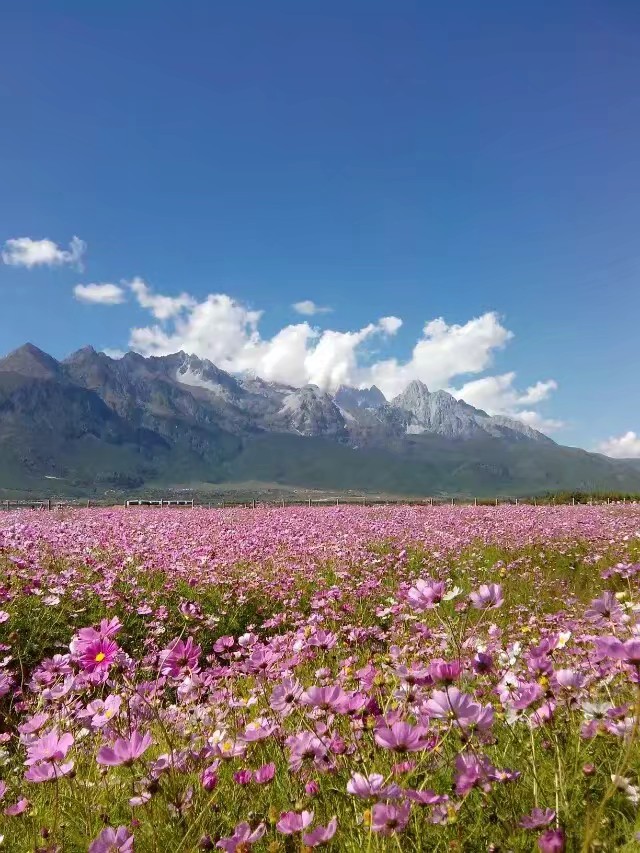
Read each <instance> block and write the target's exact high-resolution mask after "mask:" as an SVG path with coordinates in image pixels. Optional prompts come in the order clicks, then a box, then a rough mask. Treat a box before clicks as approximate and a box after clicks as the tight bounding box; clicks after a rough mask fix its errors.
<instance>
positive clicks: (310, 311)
mask: <svg viewBox="0 0 640 853" xmlns="http://www.w3.org/2000/svg"><path fill="white" fill-rule="evenodd" d="M291 307H292V308H293V310H294V311H296V312H297V313H298V314H302V315H303V316H304V317H313V316H314V315H315V314H329V313H330V312H331V311H332V310H333V309H332V308H329V307H324V308H323V307H322V306H321V305H316V303H315V302H313V301H312V300H311V299H303V300H302V302H294V303H293V305H292V306H291Z"/></svg>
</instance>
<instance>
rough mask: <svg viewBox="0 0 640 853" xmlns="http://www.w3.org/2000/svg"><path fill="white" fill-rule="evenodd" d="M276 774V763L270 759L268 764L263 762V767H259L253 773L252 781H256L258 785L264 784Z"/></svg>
mask: <svg viewBox="0 0 640 853" xmlns="http://www.w3.org/2000/svg"><path fill="white" fill-rule="evenodd" d="M275 775H276V765H275V764H274V763H273V761H271V762H270V763H269V764H265V765H264V766H263V767H260V768H259V769H258V770H256V771H255V772H254V774H253V779H254V782H257V783H258V785H264V784H265V783H266V782H271V780H272V779H273V777H274V776H275Z"/></svg>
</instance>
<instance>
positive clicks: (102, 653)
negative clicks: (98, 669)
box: [96, 652, 106, 663]
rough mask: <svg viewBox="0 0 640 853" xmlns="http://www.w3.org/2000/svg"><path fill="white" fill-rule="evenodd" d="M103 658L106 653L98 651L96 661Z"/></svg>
mask: <svg viewBox="0 0 640 853" xmlns="http://www.w3.org/2000/svg"><path fill="white" fill-rule="evenodd" d="M105 658H106V655H105V653H104V652H98V654H97V655H96V663H102V661H103V660H104V659H105Z"/></svg>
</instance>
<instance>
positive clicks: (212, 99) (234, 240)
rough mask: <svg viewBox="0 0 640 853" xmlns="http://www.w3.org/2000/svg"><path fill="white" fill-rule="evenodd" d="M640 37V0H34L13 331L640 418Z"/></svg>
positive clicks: (16, 125) (492, 403)
mask: <svg viewBox="0 0 640 853" xmlns="http://www.w3.org/2000/svg"><path fill="white" fill-rule="evenodd" d="M639 37H640V6H638V4H637V3H635V2H623V0H608V1H607V0H601V2H591V0H580V2H578V0H576V2H572V1H571V0H566V2H559V3H555V4H552V3H534V2H522V3H514V2H512V0H508V2H506V1H505V2H500V0H496V1H495V2H492V3H489V4H485V3H478V2H476V0H460V2H458V3H455V4H443V3H435V2H434V3H432V2H428V0H416V2H408V0H394V2H389V0H387V2H377V0H361V2H356V0H340V2H334V1H333V0H323V2H312V0H309V2H300V0H273V2H270V3H264V2H257V0H256V2H252V0H244V2H240V3H212V2H204V1H203V2H196V0H184V2H181V3H177V2H162V0H155V2H153V3H150V2H149V3H147V2H142V0H138V2H119V0H112V2H110V3H87V2H84V0H83V2H81V0H77V2H72V0H60V2H58V3H49V2H45V0H41V2H29V0H23V2H21V3H17V2H15V0H14V2H9V3H7V4H5V6H4V8H3V23H2V29H1V32H0V72H1V73H0V108H1V110H2V113H1V114H2V133H0V187H1V192H2V196H1V197H2V204H1V205H0V245H2V246H3V247H4V258H5V262H4V263H0V299H1V302H0V350H2V351H5V352H6V351H9V350H10V349H12V348H14V347H16V346H18V345H20V344H21V343H23V342H24V341H26V340H30V341H32V342H34V343H35V344H37V345H38V346H40V347H42V348H43V349H45V350H47V351H49V352H51V353H52V354H53V355H56V356H59V357H62V356H64V355H66V354H68V353H69V352H71V351H73V350H74V349H76V348H78V347H80V346H82V345H83V344H85V343H92V344H93V345H94V346H95V347H96V348H107V349H109V350H125V349H127V348H128V347H129V346H130V345H134V346H135V347H136V348H138V349H140V350H141V351H143V352H149V353H151V352H163V351H167V349H168V348H176V349H180V348H184V349H186V348H190V349H193V350H198V352H199V354H200V355H207V356H209V357H212V358H213V359H214V360H217V361H218V362H219V363H220V364H221V366H225V367H227V368H229V369H238V370H240V369H252V370H255V371H256V372H258V373H262V374H263V375H267V376H268V377H270V378H274V379H279V380H288V381H292V382H304V381H318V382H324V383H325V384H327V385H331V384H335V382H336V381H341V380H343V379H347V380H348V381H354V382H356V381H357V382H364V381H370V380H371V381H378V384H380V385H382V386H384V387H383V390H385V392H386V393H388V394H392V393H393V392H394V391H395V390H396V389H397V388H398V387H399V386H400V385H401V384H402V383H403V382H404V381H405V380H407V379H409V378H422V379H424V380H425V381H427V383H428V384H430V386H433V387H438V386H439V387H446V388H449V389H451V390H454V391H457V392H463V393H464V394H465V396H466V397H467V398H468V399H469V400H470V402H473V403H474V404H476V405H483V406H485V407H487V408H488V409H490V410H491V411H495V412H507V413H511V414H522V416H523V417H525V418H527V419H528V420H529V422H531V423H537V424H541V425H542V426H545V427H547V426H548V427H549V428H550V429H553V428H554V426H555V427H556V431H555V432H554V433H553V435H554V437H555V438H556V439H557V440H559V441H562V442H563V443H567V444H578V445H581V446H584V447H588V448H592V447H596V446H598V445H599V444H600V443H601V442H603V441H605V440H607V439H609V438H610V437H613V436H616V437H619V436H623V435H626V434H627V433H628V432H629V431H634V430H636V431H637V432H638V433H640V395H638V393H637V387H638V381H637V366H638V356H637V351H638V344H637V332H636V329H637V325H638V309H639V308H640V289H639V288H638V275H639V274H640V269H639V267H640V264H639V260H638V249H637V246H638V224H639V220H640V168H638V167H639V166H640V113H639V108H640V52H639V51H638V50H637V45H638V38H639ZM74 235H76V236H77V237H78V238H80V240H82V241H83V242H84V243H85V244H86V248H85V249H84V250H83V251H82V252H77V253H75V254H74V252H73V251H72V250H71V251H70V250H69V242H70V240H71V238H72V237H73V236H74ZM23 238H28V239H29V240H31V241H34V242H33V243H24V242H23V243H12V242H11V241H15V240H20V239H23ZM45 238H47V239H48V240H50V241H51V243H50V244H42V243H40V242H38V241H41V240H43V239H45ZM79 255H81V257H80V258H79V257H78V256H79ZM80 267H82V269H81V268H80ZM136 277H139V278H140V279H141V280H142V281H143V282H144V283H143V284H141V283H140V282H138V284H137V285H135V284H134V285H133V287H132V285H131V282H132V281H134V280H136ZM87 284H102V285H104V284H111V285H112V286H113V287H114V288H115V289H112V290H109V291H107V290H105V289H104V288H103V289H102V290H95V289H93V292H92V291H91V290H90V291H86V290H79V291H76V292H74V288H76V286H77V285H87ZM109 293H110V294H111V296H109ZM181 294H182V295H183V296H182V297H181ZM216 294H218V295H220V294H223V295H224V297H222V296H218V297H217V298H215V297H214V296H209V295H216ZM159 296H166V297H171V298H172V300H173V301H172V300H171V299H170V300H164V302H160V301H158V297H159ZM79 297H80V298H79ZM176 297H178V300H177V301H176ZM87 299H93V300H94V301H93V302H88V301H87ZM97 299H100V300H102V303H103V304H98V303H97V302H96V301H95V300H97ZM109 300H111V301H116V300H123V301H122V302H120V303H119V304H104V303H105V302H108V301H109ZM306 300H311V301H313V302H314V303H315V304H316V305H317V306H321V307H327V308H331V309H332V310H331V311H327V312H319V313H316V314H314V315H313V316H310V315H309V314H306V315H305V314H302V315H301V314H300V313H299V312H297V311H296V310H295V309H294V308H293V307H292V306H293V305H294V304H296V303H299V302H301V301H306ZM303 307H304V306H303ZM255 312H263V313H262V314H261V315H260V317H259V318H258V315H257V314H256V313H255ZM390 317H392V318H399V319H400V320H402V325H401V326H400V327H399V328H398V325H399V324H398V323H397V322H395V321H389V320H388V319H387V320H384V321H383V322H382V323H381V322H380V321H381V318H390ZM438 318H442V320H443V322H442V323H436V324H433V323H432V322H431V321H434V320H437V319H438ZM428 323H431V325H430V326H428V327H427V331H426V333H425V330H424V327H425V324H428ZM132 330H138V331H132ZM345 333H350V334H345ZM509 333H510V334H509ZM276 336H277V337H276ZM419 341H421V343H420V344H418V347H417V350H416V351H414V347H416V343H417V342H419ZM511 374H515V375H514V376H512V375H511ZM496 377H501V378H500V379H496ZM505 377H506V378H505ZM540 383H541V384H540ZM552 383H555V384H557V388H556V387H554V385H553V384H552ZM527 389H529V390H527ZM552 422H556V423H555V424H554V423H552ZM557 422H562V423H563V424H564V426H562V427H561V428H557V427H558V424H557ZM621 446H623V447H624V450H625V453H626V454H627V455H640V441H639V440H637V439H631V438H629V437H628V436H627V438H626V443H623V445H617V446H612V447H611V449H612V452H620V447H621Z"/></svg>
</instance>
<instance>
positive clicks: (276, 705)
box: [269, 678, 302, 717]
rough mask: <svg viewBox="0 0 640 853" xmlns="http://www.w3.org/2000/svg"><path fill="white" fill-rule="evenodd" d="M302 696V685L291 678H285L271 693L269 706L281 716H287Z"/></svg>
mask: <svg viewBox="0 0 640 853" xmlns="http://www.w3.org/2000/svg"><path fill="white" fill-rule="evenodd" d="M301 695H302V685H301V684H300V682H298V681H295V680H294V679H293V678H285V679H284V681H282V682H281V683H280V684H278V686H277V687H275V688H274V690H273V692H272V693H271V699H270V700H269V705H270V706H271V707H272V709H273V710H274V711H277V712H278V713H279V714H282V716H283V717H284V716H288V715H289V714H290V713H291V712H292V711H293V709H294V707H295V704H296V702H297V701H298V699H299V698H300V696H301Z"/></svg>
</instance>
